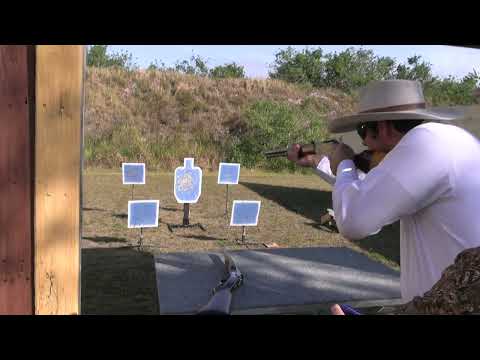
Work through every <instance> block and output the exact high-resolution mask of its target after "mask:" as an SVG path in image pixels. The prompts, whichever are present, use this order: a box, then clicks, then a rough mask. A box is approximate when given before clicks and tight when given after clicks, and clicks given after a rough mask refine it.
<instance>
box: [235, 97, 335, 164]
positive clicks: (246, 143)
mask: <svg viewBox="0 0 480 360" xmlns="http://www.w3.org/2000/svg"><path fill="white" fill-rule="evenodd" d="M244 117H245V119H246V128H245V130H244V132H242V133H240V134H236V135H234V136H233V139H232V145H231V148H230V156H229V158H230V160H231V161H236V162H240V163H241V164H242V166H245V167H247V168H253V167H261V168H264V169H268V170H284V169H288V170H291V171H294V170H296V166H295V164H293V163H292V162H290V161H288V160H286V159H284V158H276V159H271V160H267V159H266V158H265V156H264V152H265V151H268V150H272V149H275V148H283V147H285V148H286V147H287V146H288V145H289V144H292V143H295V142H299V143H302V142H309V141H312V140H323V139H325V137H326V136H327V130H326V126H325V122H324V119H323V118H322V117H320V116H319V113H318V112H317V111H316V110H315V109H314V107H313V106H312V105H311V104H310V103H305V104H303V105H293V104H288V103H277V102H273V101H259V102H256V103H254V104H252V105H251V106H250V107H249V108H247V109H246V111H245V113H244Z"/></svg>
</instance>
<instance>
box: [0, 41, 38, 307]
mask: <svg viewBox="0 0 480 360" xmlns="http://www.w3.org/2000/svg"><path fill="white" fill-rule="evenodd" d="M34 70H35V61H34V47H33V46H24V45H22V46H12V45H6V46H5V45H2V46H0V315H4V314H18V315H20V314H23V315H28V314H32V313H33V205H32V204H33V190H32V187H33V186H32V185H33V180H32V178H33V156H32V153H33V133H34V131H33V126H34V120H35V118H34V115H35V114H34V108H33V104H34V95H35V88H34V85H35V73H34Z"/></svg>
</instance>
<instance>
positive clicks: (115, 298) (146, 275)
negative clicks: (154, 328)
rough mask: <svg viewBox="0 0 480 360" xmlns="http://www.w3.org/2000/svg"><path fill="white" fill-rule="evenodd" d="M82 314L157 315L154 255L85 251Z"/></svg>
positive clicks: (123, 250) (126, 250)
mask: <svg viewBox="0 0 480 360" xmlns="http://www.w3.org/2000/svg"><path fill="white" fill-rule="evenodd" d="M81 278H82V302H81V305H82V314H87V315H88V314H92V315H137V314H138V315H156V314H159V307H158V294H157V285H156V279H155V266H154V259H153V256H152V255H151V254H149V253H146V252H142V251H138V250H134V249H132V248H128V247H125V248H88V249H82V277H81Z"/></svg>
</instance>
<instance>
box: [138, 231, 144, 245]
mask: <svg viewBox="0 0 480 360" xmlns="http://www.w3.org/2000/svg"><path fill="white" fill-rule="evenodd" d="M142 245H143V227H141V228H140V240H139V241H138V247H142Z"/></svg>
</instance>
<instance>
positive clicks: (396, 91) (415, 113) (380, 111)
mask: <svg viewBox="0 0 480 360" xmlns="http://www.w3.org/2000/svg"><path fill="white" fill-rule="evenodd" d="M463 116H464V114H463V113H462V111H461V110H460V109H459V108H449V107H443V108H429V109H427V107H426V104H425V98H424V96H423V89H422V85H421V83H420V82H419V81H412V80H382V81H373V82H371V83H369V84H368V85H367V86H365V87H364V88H362V89H361V90H360V102H359V104H358V111H357V113H356V114H353V115H348V116H342V117H338V118H336V119H333V120H331V121H329V123H328V129H329V131H330V132H332V133H341V132H348V131H352V130H355V128H356V127H357V125H358V124H359V123H363V122H368V121H382V120H430V121H452V120H456V119H459V118H462V117H463Z"/></svg>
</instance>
